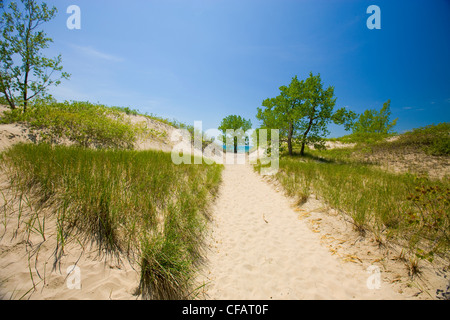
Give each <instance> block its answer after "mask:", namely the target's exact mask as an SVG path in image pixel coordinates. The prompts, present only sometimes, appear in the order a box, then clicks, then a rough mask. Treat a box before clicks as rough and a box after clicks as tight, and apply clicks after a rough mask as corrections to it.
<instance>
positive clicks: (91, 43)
mask: <svg viewBox="0 0 450 320" xmlns="http://www.w3.org/2000/svg"><path fill="white" fill-rule="evenodd" d="M47 3H48V4H49V5H55V6H56V7H57V8H58V15H57V17H56V18H55V19H54V20H52V21H51V22H50V23H48V24H47V25H46V27H45V29H46V32H47V33H48V35H49V36H50V37H52V38H53V39H54V43H53V44H52V45H51V47H50V48H49V49H48V52H49V54H50V55H54V54H58V53H61V54H62V58H63V65H64V69H65V71H67V72H69V73H71V74H72V77H71V79H70V80H69V81H65V82H63V83H62V84H61V85H60V86H59V87H57V88H54V89H52V90H51V93H52V94H53V95H54V96H55V98H57V99H58V100H89V101H91V102H100V103H104V104H107V105H116V106H127V107H131V108H136V109H139V110H140V111H141V112H148V113H154V114H156V115H159V116H163V117H168V118H175V119H177V120H179V121H182V122H185V123H188V124H193V122H194V121H195V120H201V121H203V129H204V130H205V129H208V128H216V127H217V126H219V124H220V121H221V119H222V118H223V117H225V116H227V115H230V114H238V115H241V116H243V117H245V118H250V119H251V121H252V123H253V125H254V127H257V125H258V121H257V120H256V118H255V115H256V108H257V107H260V106H261V102H262V101H263V100H264V99H265V98H269V97H274V96H276V95H278V93H279V90H278V88H279V87H280V86H281V85H287V84H289V82H290V80H291V79H292V77H293V76H295V75H297V76H298V77H299V78H300V79H305V78H306V77H307V76H308V74H309V72H310V71H312V72H313V73H314V74H317V73H320V74H321V76H322V80H323V81H324V83H325V85H326V86H328V85H332V86H334V87H335V95H336V97H337V104H336V108H339V107H343V106H346V107H348V108H350V109H352V110H353V111H355V112H358V113H360V112H363V111H364V110H366V109H369V108H370V109H372V108H376V109H380V108H381V107H382V105H383V102H385V101H386V100H388V99H391V110H392V116H393V118H396V117H398V118H399V120H398V125H397V127H396V130H397V131H399V132H402V131H404V130H408V129H412V128H416V127H420V126H425V125H428V124H432V123H439V122H444V121H449V120H450V112H449V110H450V62H449V57H450V36H449V30H450V1H446V0H431V1H430V0H428V1H425V0H409V1H400V0H396V1H392V0H391V1H379V0H371V1H364V0H358V1H354V0H310V1H306V0H303V1H302V0H292V1H289V0H270V1H269V0H238V1H235V0H178V1H171V0H164V1H162V0H158V1H153V0H145V1H144V0H127V1H118V0H108V1H106V0H69V1H66V0H51V1H47ZM72 4H76V5H78V6H79V7H80V9H81V29H80V30H69V29H68V28H67V27H66V20H67V18H68V17H69V14H67V13H66V9H67V7H68V6H69V5H72ZM372 4H375V5H378V6H379V7H380V9H381V29H380V30H369V29H368V28H367V26H366V20H367V18H368V17H369V16H370V14H367V13H366V9H367V7H368V6H369V5H372ZM330 129H331V135H330V136H341V135H344V134H345V133H346V132H345V131H344V130H343V129H342V128H339V127H336V126H330Z"/></svg>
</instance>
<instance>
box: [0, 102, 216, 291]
mask: <svg viewBox="0 0 450 320" xmlns="http://www.w3.org/2000/svg"><path fill="white" fill-rule="evenodd" d="M2 121H3V122H7V123H11V122H14V121H26V122H28V123H29V124H30V125H31V126H32V127H34V128H35V129H36V130H46V131H45V132H46V133H47V134H48V135H49V141H52V140H53V139H55V138H60V137H62V136H63V137H66V138H68V139H69V140H71V141H72V142H75V144H76V145H78V146H72V147H67V146H53V147H52V146H50V145H48V144H44V143H42V144H39V145H32V144H19V145H15V146H13V147H12V148H10V149H9V150H7V151H5V152H4V153H2V154H1V155H0V156H1V158H2V159H1V167H2V168H1V169H2V170H4V171H5V172H6V173H7V175H8V177H9V179H10V184H11V187H12V189H13V190H15V195H16V196H18V197H25V196H29V195H32V196H33V197H32V198H33V199H34V201H33V203H34V206H35V207H36V208H39V207H43V206H49V207H50V208H52V210H53V214H54V216H55V217H56V220H57V223H56V225H57V227H58V230H57V234H58V244H57V248H55V249H56V250H57V251H58V255H56V256H57V257H60V256H61V254H62V253H63V251H64V245H65V243H67V242H68V241H73V240H74V239H76V241H80V242H81V243H84V242H91V241H95V242H96V243H97V245H98V247H99V250H101V251H106V252H108V253H109V254H113V255H117V256H119V255H120V256H122V257H123V256H126V257H128V258H129V259H132V260H134V261H135V262H136V263H137V264H138V265H139V266H140V268H139V269H140V274H141V277H140V279H141V280H140V286H139V288H140V293H141V294H142V296H143V297H144V298H153V299H178V298H188V297H189V294H190V293H191V287H190V285H191V279H192V276H193V273H194V270H195V266H196V264H197V263H198V261H199V258H200V256H201V254H200V252H201V250H200V249H201V244H202V230H203V227H204V225H205V222H206V221H207V208H208V204H209V202H210V201H211V199H212V197H213V196H214V194H215V192H216V191H217V188H218V184H219V182H220V179H221V170H222V166H219V165H211V166H207V165H178V166H177V165H174V164H173V163H172V161H171V155H170V153H164V152H158V151H140V152H137V151H132V150H124V148H125V149H129V148H130V147H131V146H132V144H133V142H134V140H135V137H136V135H137V134H138V133H139V130H141V128H139V127H138V128H136V127H135V126H132V125H131V124H130V123H129V122H127V121H125V120H124V118H123V117H122V116H121V114H120V112H119V111H118V110H117V109H110V108H107V107H104V106H101V105H93V104H90V103H70V104H69V103H65V104H53V105H46V106H41V107H40V108H35V109H34V110H31V111H30V112H28V113H27V114H26V115H21V114H19V113H17V112H11V113H8V114H7V115H6V116H4V117H3V118H2ZM88 146H89V147H97V149H94V148H86V147H88ZM98 148H100V149H98ZM36 212H38V210H37V211H36ZM30 221H32V223H30V224H29V229H28V232H41V233H42V237H43V238H44V239H45V230H42V228H41V226H42V225H43V223H44V221H40V217H39V216H35V217H33V218H32V219H31V220H30ZM55 263H56V261H55Z"/></svg>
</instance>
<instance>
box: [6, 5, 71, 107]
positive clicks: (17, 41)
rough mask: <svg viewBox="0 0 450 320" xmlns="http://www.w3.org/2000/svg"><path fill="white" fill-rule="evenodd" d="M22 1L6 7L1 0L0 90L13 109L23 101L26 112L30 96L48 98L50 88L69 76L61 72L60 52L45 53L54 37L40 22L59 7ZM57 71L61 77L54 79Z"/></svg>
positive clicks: (52, 16)
mask: <svg viewBox="0 0 450 320" xmlns="http://www.w3.org/2000/svg"><path fill="white" fill-rule="evenodd" d="M20 2H21V4H20V5H18V4H17V3H16V2H11V3H10V4H9V5H8V7H7V8H6V7H3V1H2V8H1V9H3V13H2V15H1V16H0V26H1V33H2V37H1V38H0V93H1V94H3V96H4V98H5V99H6V100H7V101H8V104H9V106H10V107H11V109H15V108H16V106H17V105H18V104H19V103H21V104H23V107H24V108H23V110H24V112H25V111H26V109H27V105H28V102H29V101H30V100H31V99H33V98H37V97H41V98H42V97H46V92H47V88H48V87H49V86H51V85H58V84H59V83H60V82H61V80H62V79H68V78H69V74H68V73H66V72H63V71H62V69H63V67H62V65H61V55H59V56H57V57H55V58H52V59H51V58H47V57H45V56H44V55H43V54H42V50H43V49H46V48H48V47H49V43H51V42H53V40H52V39H51V38H48V37H47V35H46V34H45V32H44V31H43V30H42V29H41V25H42V24H44V23H45V22H48V21H50V20H51V19H53V18H54V17H55V15H56V11H57V10H56V7H52V8H49V7H48V6H47V4H46V3H42V4H41V5H39V4H38V3H37V2H36V1H35V0H20ZM55 72H56V73H58V72H59V73H60V76H59V77H57V78H54V74H55Z"/></svg>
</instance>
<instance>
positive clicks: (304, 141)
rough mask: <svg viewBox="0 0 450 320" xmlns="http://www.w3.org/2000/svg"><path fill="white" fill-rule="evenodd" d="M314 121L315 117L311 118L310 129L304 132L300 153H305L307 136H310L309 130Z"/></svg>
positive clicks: (309, 128)
mask: <svg viewBox="0 0 450 320" xmlns="http://www.w3.org/2000/svg"><path fill="white" fill-rule="evenodd" d="M313 121H314V118H310V119H309V124H308V129H306V131H305V133H304V134H303V139H302V149H301V150H300V155H301V156H303V155H305V145H306V137H307V136H308V133H309V130H311V126H312V123H313Z"/></svg>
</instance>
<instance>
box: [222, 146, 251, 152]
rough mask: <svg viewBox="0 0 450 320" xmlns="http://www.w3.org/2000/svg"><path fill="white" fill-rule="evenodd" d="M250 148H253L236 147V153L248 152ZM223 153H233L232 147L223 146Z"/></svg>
mask: <svg viewBox="0 0 450 320" xmlns="http://www.w3.org/2000/svg"><path fill="white" fill-rule="evenodd" d="M251 148H253V147H252V146H238V147H237V152H238V153H242V152H248V151H249V150H250V149H251ZM223 151H227V152H234V146H228V147H227V146H226V145H223Z"/></svg>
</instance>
